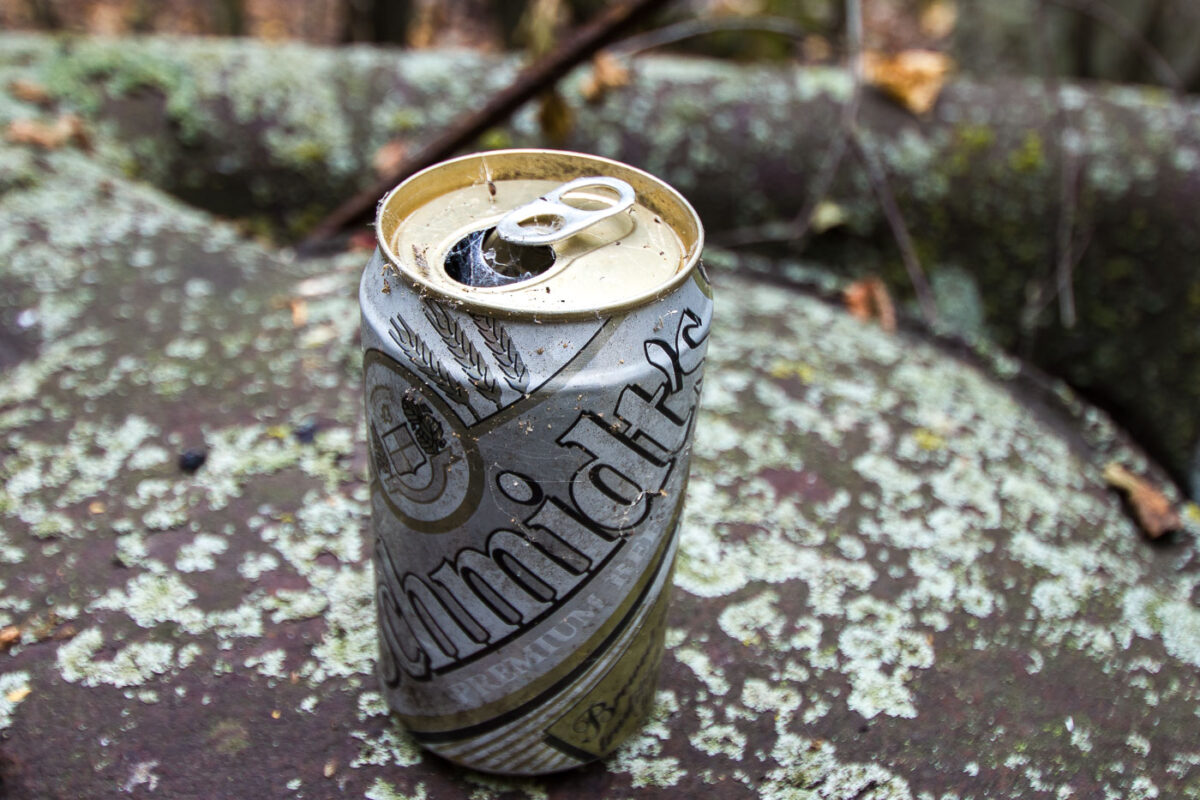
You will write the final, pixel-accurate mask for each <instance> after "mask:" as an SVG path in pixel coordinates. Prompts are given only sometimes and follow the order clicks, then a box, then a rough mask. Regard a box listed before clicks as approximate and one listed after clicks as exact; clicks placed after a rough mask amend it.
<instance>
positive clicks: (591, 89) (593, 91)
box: [579, 50, 629, 103]
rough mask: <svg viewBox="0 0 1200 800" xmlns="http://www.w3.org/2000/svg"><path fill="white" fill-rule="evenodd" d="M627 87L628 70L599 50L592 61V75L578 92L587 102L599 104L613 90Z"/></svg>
mask: <svg viewBox="0 0 1200 800" xmlns="http://www.w3.org/2000/svg"><path fill="white" fill-rule="evenodd" d="M628 85H629V70H628V69H626V68H625V65H624V64H622V63H621V62H620V61H618V60H617V58H616V56H614V55H613V54H612V53H610V52H608V51H607V50H601V51H600V52H599V53H596V57H595V58H593V59H592V74H591V75H589V76H588V77H587V79H586V80H585V81H584V82H583V86H581V87H580V89H579V91H580V93H581V94H582V95H583V99H584V100H586V101H587V102H589V103H599V102H600V101H601V100H603V99H604V97H605V95H607V94H608V93H609V92H610V91H612V90H613V89H619V88H621V87H622V86H628Z"/></svg>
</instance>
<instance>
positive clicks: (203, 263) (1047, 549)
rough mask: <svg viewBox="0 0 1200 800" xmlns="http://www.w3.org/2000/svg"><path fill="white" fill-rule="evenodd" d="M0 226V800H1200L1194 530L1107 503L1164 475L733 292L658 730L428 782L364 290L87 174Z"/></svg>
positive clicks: (15, 168) (430, 774)
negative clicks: (2, 642)
mask: <svg viewBox="0 0 1200 800" xmlns="http://www.w3.org/2000/svg"><path fill="white" fill-rule="evenodd" d="M0 190H2V192H3V193H2V194H0V217H3V219H4V220H5V225H4V227H3V230H0V322H2V326H0V364H3V368H4V380H3V382H0V434H2V435H3V441H4V444H3V451H2V460H0V626H4V625H16V626H19V629H20V640H19V641H18V642H17V643H15V644H14V645H12V646H11V647H8V649H7V651H6V652H5V653H4V654H3V655H0V781H2V782H0V787H2V788H0V796H2V797H5V798H6V800H9V799H10V798H11V799H13V800H16V799H17V798H20V799H21V800H25V799H26V798H38V799H39V800H41V799H42V798H76V797H95V798H100V797H118V796H132V797H147V798H155V797H163V798H246V797H261V798H277V797H278V798H289V797H297V798H299V797H306V798H330V797H365V798H369V800H383V799H384V798H427V797H435V798H453V797H472V798H493V797H497V798H499V797H504V798H518V797H530V798H550V797H553V798H577V797H581V796H582V797H598V798H599V797H605V798H607V797H678V796H681V795H687V794H692V795H696V794H699V793H706V795H709V796H715V797H730V798H734V797H755V796H759V797H768V798H789V800H791V799H795V798H841V799H842V800H850V799H851V798H860V799H873V800H884V799H885V798H886V799H888V800H898V799H899V798H922V799H923V800H934V798H938V799H939V800H945V799H946V798H960V799H961V798H967V797H974V798H983V797H989V798H1043V797H1045V798H1061V797H1068V796H1074V797H1104V798H1135V797H1142V798H1152V797H1162V798H1166V797H1172V798H1175V797H1178V798H1188V797H1200V745H1197V744H1196V742H1195V737H1194V736H1193V735H1192V732H1193V731H1194V730H1195V724H1196V717H1197V714H1198V713H1200V555H1198V554H1197V547H1196V539H1195V535H1196V533H1197V532H1200V520H1198V517H1197V513H1196V510H1195V508H1194V507H1191V508H1190V509H1189V511H1188V512H1186V513H1185V517H1186V518H1187V519H1188V522H1187V524H1188V526H1189V530H1188V532H1186V533H1184V534H1181V535H1178V536H1175V537H1171V538H1169V539H1167V540H1166V541H1162V542H1160V543H1158V544H1155V545H1151V544H1149V543H1147V542H1146V541H1145V540H1144V539H1143V538H1142V537H1141V536H1140V535H1139V533H1138V532H1137V531H1136V529H1135V528H1134V526H1133V525H1132V523H1131V522H1130V521H1129V519H1128V518H1127V516H1126V514H1125V513H1124V511H1123V509H1122V508H1121V505H1120V502H1119V501H1118V499H1117V498H1116V497H1115V495H1113V494H1111V493H1110V492H1109V491H1107V490H1106V489H1105V488H1104V486H1103V483H1102V480H1101V477H1100V470H1101V468H1102V466H1103V464H1104V463H1105V462H1106V461H1107V460H1109V459H1110V458H1114V457H1115V458H1120V459H1122V460H1123V461H1125V462H1126V463H1127V464H1129V465H1130V466H1131V467H1133V468H1134V469H1136V470H1139V471H1149V472H1151V473H1154V468H1153V466H1152V465H1149V464H1147V463H1146V461H1145V459H1143V458H1142V457H1141V456H1139V455H1138V454H1137V453H1136V452H1134V451H1132V450H1130V449H1129V448H1128V447H1127V446H1126V445H1125V444H1124V443H1123V440H1122V439H1121V437H1120V436H1119V435H1118V434H1117V433H1116V432H1115V431H1114V430H1113V428H1112V426H1111V425H1110V424H1109V423H1108V422H1107V421H1106V419H1105V417H1104V416H1103V415H1101V414H1099V413H1098V412H1096V411H1094V410H1092V409H1090V408H1088V407H1086V406H1084V405H1082V404H1080V403H1079V402H1078V401H1077V400H1075V399H1074V398H1073V397H1072V396H1071V395H1070V394H1069V392H1067V391H1066V390H1065V389H1062V390H1059V391H1058V392H1057V393H1052V394H1049V395H1046V394H1041V393H1036V392H1033V391H1031V390H1030V388H1029V387H1028V385H1026V383H1024V382H1023V381H1022V380H1020V377H1019V376H1020V375H1021V374H1022V368H1021V367H1020V365H1019V364H1017V363H1016V362H1014V361H1012V360H1010V359H1007V358H1004V357H1000V356H991V357H967V356H964V355H961V354H957V353H955V352H952V351H950V350H947V349H945V348H943V347H941V346H939V345H937V344H934V343H930V342H929V341H927V340H924V339H922V338H919V337H915V336H911V335H909V334H905V333H901V334H896V335H887V334H884V333H882V332H881V331H879V330H878V329H877V328H875V327H873V326H871V325H866V324H862V323H859V322H857V321H855V320H853V319H851V318H849V317H848V316H846V315H845V314H843V313H842V312H841V311H839V310H838V309H836V308H833V307H830V306H828V305H826V304H824V303H822V302H820V301H818V300H814V299H812V298H809V297H805V296H803V295H801V294H798V293H794V292H790V291H785V290H781V289H778V288H774V287H768V286H765V285H761V284H758V283H755V282H753V281H750V280H748V279H747V278H746V277H745V276H744V275H742V274H740V272H739V270H738V269H737V264H736V263H733V264H729V265H726V266H725V267H722V268H719V269H717V270H716V271H715V272H714V279H715V283H716V287H717V292H718V295H717V301H718V307H717V318H716V320H717V322H716V325H715V327H714V330H713V334H712V343H711V350H710V362H709V367H708V370H709V372H708V379H707V381H706V383H707V385H706V386H705V393H704V402H705V409H704V412H703V416H702V418H701V420H700V422H699V424H698V426H697V438H696V449H695V457H694V467H693V474H692V478H691V487H690V496H689V503H688V509H687V513H686V518H685V520H684V523H683V526H682V543H681V553H680V557H679V563H678V569H677V573H676V593H675V602H674V605H673V607H672V610H671V614H670V619H669V628H668V645H669V651H668V654H667V657H666V659H665V661H664V668H663V674H662V682H661V686H660V690H659V692H658V695H657V702H656V707H655V711H654V718H653V720H652V722H651V724H649V725H648V726H647V727H646V728H645V729H644V730H643V731H642V732H641V733H639V734H637V735H635V737H634V738H633V739H632V740H631V741H629V742H628V743H627V744H626V745H625V746H624V747H623V748H622V750H621V751H620V752H619V753H618V755H616V756H615V757H613V758H610V759H609V760H607V761H606V762H604V763H601V764H597V765H593V766H591V767H588V768H585V769H582V770H580V771H578V772H575V773H572V774H569V775H563V776H557V777H553V778H547V779H532V780H508V779H497V778H494V777H488V776H484V775H479V774H474V773H469V772H465V771H462V770H459V769H456V768H454V767H452V766H450V765H448V764H446V763H445V762H442V761H439V760H437V759H434V758H430V757H427V756H423V755H422V754H421V753H420V752H419V751H418V750H417V749H416V748H415V747H414V746H413V744H412V743H411V742H410V741H409V740H408V739H407V738H406V737H405V735H404V734H403V732H402V731H400V730H399V729H398V728H397V727H396V726H395V725H394V724H393V723H391V722H390V721H389V719H388V717H387V714H386V710H385V708H384V707H383V704H382V703H381V701H380V696H379V694H378V692H377V690H376V683H375V679H374V677H373V676H372V669H373V661H374V651H375V639H374V635H375V634H374V612H373V609H372V587H371V573H370V569H369V562H368V558H369V553H370V547H369V542H368V541H366V539H365V531H366V524H365V523H366V520H365V514H366V512H367V508H368V502H367V487H366V485H365V473H366V450H365V446H364V443H363V439H362V430H361V427H362V420H361V397H360V395H359V388H358V382H359V369H360V357H359V354H358V340H357V324H358V314H357V305H356V301H355V297H354V287H355V284H356V282H357V273H358V270H359V269H360V268H361V264H362V263H363V262H365V259H366V254H365V253H361V252H360V253H349V254H345V255H339V256H336V257H333V258H327V259H319V260H311V261H297V260H295V259H293V258H291V257H290V256H289V254H288V253H287V251H276V250H271V249H268V248H265V247H262V246H259V245H256V244H253V243H250V242H247V241H245V240H243V239H241V238H240V237H239V235H238V234H237V233H236V232H235V230H234V229H233V228H232V227H231V226H229V225H227V224H225V223H223V222H221V221H219V220H216V219H214V218H213V217H211V216H210V215H208V214H207V213H204V212H201V211H197V210H195V209H194V208H190V207H188V206H185V205H183V204H182V203H181V202H179V201H178V200H176V199H173V198H171V197H169V196H167V195H165V194H163V193H162V192H160V191H158V190H156V189H154V188H150V187H148V186H146V185H144V184H141V183H137V182H133V181H131V180H129V179H127V178H126V177H124V176H123V175H121V174H120V172H119V171H117V170H115V169H113V167H112V166H111V163H109V162H106V161H105V160H104V159H103V158H101V159H96V158H89V157H86V156H85V155H83V154H81V153H79V152H75V151H73V150H70V149H63V150H57V151H50V152H40V151H35V150H31V149H27V148H21V147H14V146H9V145H4V146H0ZM189 452H190V455H187V454H188V453H189ZM201 454H202V456H203V457H202V458H201ZM198 461H202V463H199V464H197V462H198ZM184 467H186V468H187V469H184ZM193 468H194V469H193Z"/></svg>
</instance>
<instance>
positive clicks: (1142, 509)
mask: <svg viewBox="0 0 1200 800" xmlns="http://www.w3.org/2000/svg"><path fill="white" fill-rule="evenodd" d="M1104 481H1105V483H1107V484H1108V485H1109V486H1112V487H1113V488H1115V489H1120V490H1121V491H1122V492H1124V493H1125V497H1126V499H1127V500H1128V501H1129V505H1130V507H1131V508H1132V509H1133V516H1134V519H1136V520H1137V524H1138V525H1139V526H1140V527H1141V529H1142V531H1143V532H1144V533H1145V534H1146V535H1147V536H1149V537H1150V538H1151V539H1157V538H1158V537H1160V536H1162V535H1163V534H1164V533H1167V532H1168V531H1175V530H1179V529H1180V528H1181V527H1183V521H1182V520H1181V519H1180V518H1179V514H1178V513H1177V512H1176V511H1175V509H1174V507H1173V506H1172V505H1171V501H1170V500H1168V499H1167V496H1166V495H1164V494H1163V493H1162V491H1161V490H1159V489H1158V488H1157V487H1156V486H1154V485H1152V484H1151V483H1149V482H1148V481H1146V480H1145V479H1144V478H1139V477H1138V476H1137V475H1134V474H1133V473H1132V472H1130V471H1129V470H1127V469H1125V467H1123V466H1121V465H1120V464H1118V463H1116V462H1115V461H1114V462H1112V463H1111V464H1109V465H1108V466H1106V467H1105V468H1104Z"/></svg>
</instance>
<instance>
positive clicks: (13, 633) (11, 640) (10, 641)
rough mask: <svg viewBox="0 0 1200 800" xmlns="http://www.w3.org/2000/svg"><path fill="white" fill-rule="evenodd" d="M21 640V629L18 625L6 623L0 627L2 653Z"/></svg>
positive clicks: (0, 650) (0, 649)
mask: <svg viewBox="0 0 1200 800" xmlns="http://www.w3.org/2000/svg"><path fill="white" fill-rule="evenodd" d="M19 641H21V629H20V628H19V627H17V626H16V625H5V626H4V627H3V628H0V653H3V652H4V651H5V650H7V649H8V648H10V647H12V646H13V645H14V644H16V643H17V642H19Z"/></svg>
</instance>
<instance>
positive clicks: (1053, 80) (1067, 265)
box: [1022, 2, 1091, 329]
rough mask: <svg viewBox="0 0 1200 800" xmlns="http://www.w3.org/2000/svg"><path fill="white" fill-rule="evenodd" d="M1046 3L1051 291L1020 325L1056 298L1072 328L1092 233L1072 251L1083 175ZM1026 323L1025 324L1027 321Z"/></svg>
mask: <svg viewBox="0 0 1200 800" xmlns="http://www.w3.org/2000/svg"><path fill="white" fill-rule="evenodd" d="M1045 5H1046V4H1045V2H1041V3H1039V4H1038V6H1037V16H1036V20H1035V22H1036V25H1037V28H1038V29H1039V30H1040V31H1041V32H1042V35H1041V37H1040V39H1039V43H1040V47H1039V56H1040V59H1039V60H1040V62H1041V64H1040V66H1041V71H1042V78H1043V80H1044V81H1045V82H1046V87H1047V89H1048V90H1049V92H1050V96H1051V99H1052V101H1053V102H1054V130H1056V131H1057V132H1058V142H1057V144H1058V163H1059V197H1058V223H1057V230H1056V234H1055V251H1056V253H1057V258H1056V262H1055V270H1054V280H1053V282H1052V284H1053V286H1054V290H1053V291H1052V292H1050V293H1049V296H1048V297H1045V298H1044V299H1043V297H1042V295H1043V294H1045V291H1044V290H1039V291H1038V292H1037V293H1036V294H1035V295H1034V296H1033V297H1031V298H1029V300H1028V301H1027V303H1026V308H1025V310H1024V313H1023V317H1022V319H1023V324H1028V325H1029V326H1030V327H1032V325H1033V324H1034V323H1035V322H1036V320H1037V318H1038V316H1040V315H1041V313H1042V311H1043V310H1045V308H1046V306H1047V305H1048V304H1049V302H1050V301H1051V300H1053V299H1054V298H1057V299H1058V315H1059V321H1060V322H1061V323H1062V325H1063V327H1064V328H1068V329H1070V328H1074V327H1075V323H1076V322H1077V314H1076V310H1075V267H1076V266H1078V264H1079V261H1080V260H1081V259H1082V258H1083V253H1084V252H1085V251H1086V250H1087V247H1088V245H1089V244H1090V242H1091V233H1090V232H1089V233H1088V234H1087V238H1086V240H1085V241H1084V242H1083V243H1082V247H1081V248H1079V249H1076V248H1075V246H1074V245H1075V238H1076V237H1075V231H1076V228H1077V227H1078V213H1079V179H1080V176H1081V174H1082V172H1083V162H1082V159H1081V157H1080V156H1079V155H1077V154H1076V153H1075V152H1074V151H1073V150H1072V149H1071V148H1070V147H1069V146H1068V145H1067V138H1068V136H1070V134H1071V125H1070V122H1071V120H1070V114H1069V112H1068V110H1067V109H1066V108H1065V107H1064V105H1063V102H1062V91H1061V88H1062V87H1061V83H1060V81H1059V75H1058V71H1057V70H1056V69H1055V67H1054V64H1053V63H1052V60H1051V58H1050V48H1049V42H1048V33H1047V32H1048V31H1049V29H1050V26H1049V25H1047V24H1046V22H1045ZM1026 320H1027V322H1024V321H1026Z"/></svg>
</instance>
